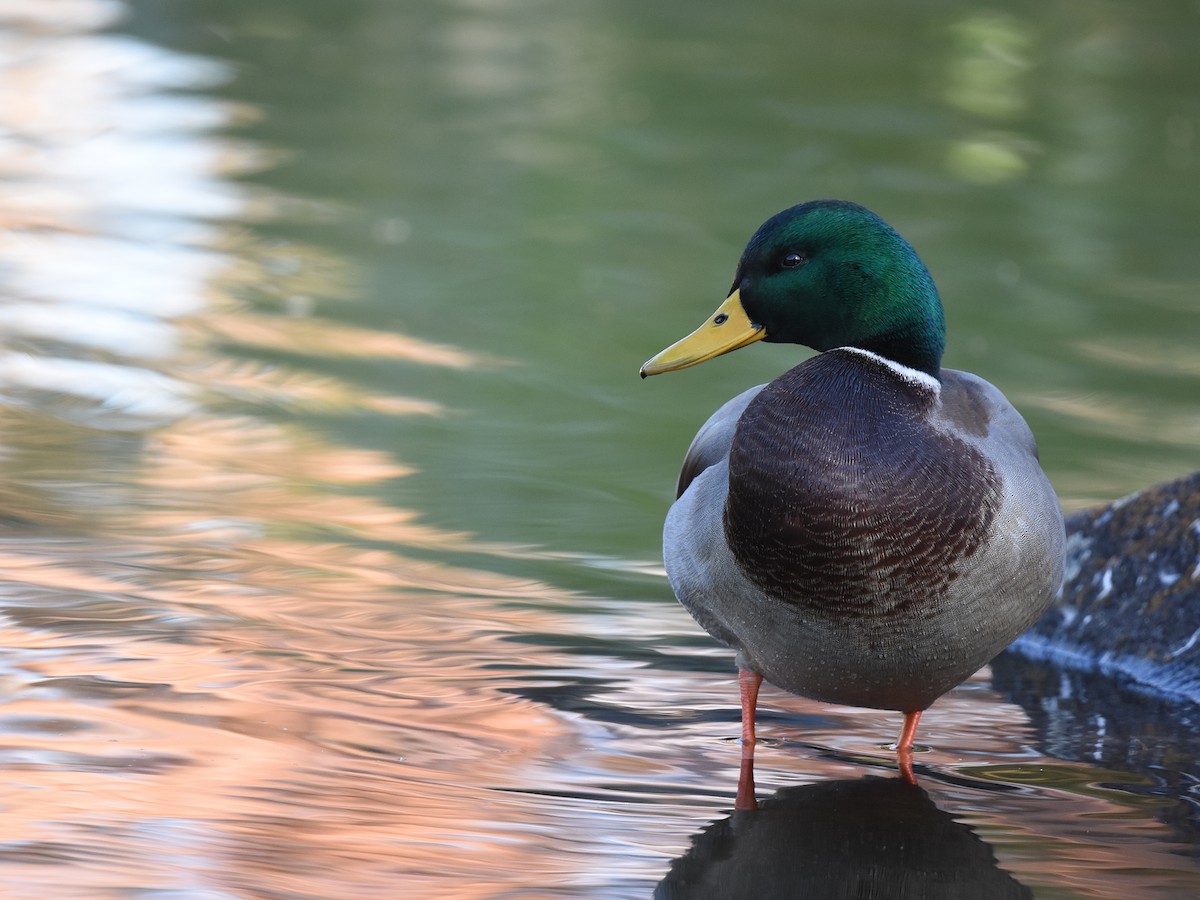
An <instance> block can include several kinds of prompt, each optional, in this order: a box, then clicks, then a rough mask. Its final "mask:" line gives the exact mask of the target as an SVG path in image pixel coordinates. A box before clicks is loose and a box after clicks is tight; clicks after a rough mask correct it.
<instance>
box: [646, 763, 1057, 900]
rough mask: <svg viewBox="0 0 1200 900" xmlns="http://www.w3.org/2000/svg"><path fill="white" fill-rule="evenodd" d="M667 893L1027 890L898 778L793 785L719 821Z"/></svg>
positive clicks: (973, 837) (665, 887) (677, 899)
mask: <svg viewBox="0 0 1200 900" xmlns="http://www.w3.org/2000/svg"><path fill="white" fill-rule="evenodd" d="M654 896H655V898H658V900H706V898H712V900H739V898H746V900H749V898H752V897H762V898H764V900H771V898H784V897H824V898H829V900H836V898H847V900H850V898H858V897H889V898H895V900H901V898H912V900H937V898H946V900H950V898H956V900H957V898H963V897H972V898H980V900H987V898H997V900H999V898H1022V897H1032V896H1033V894H1032V892H1031V891H1030V890H1029V889H1028V888H1027V887H1025V886H1024V885H1022V884H1021V883H1020V882H1019V881H1017V880H1016V879H1015V878H1014V877H1013V876H1012V875H1011V874H1010V873H1008V872H1006V871H1005V870H1004V869H1002V868H1001V867H1000V866H999V864H998V863H997V861H996V857H995V854H994V853H993V852H992V849H991V847H990V846H989V845H988V844H987V843H986V842H985V841H983V840H982V839H981V838H980V837H979V836H978V835H977V834H976V833H975V832H974V831H973V830H972V829H971V828H969V827H967V826H966V825H964V824H962V823H961V822H958V821H956V820H955V819H954V817H953V816H951V815H950V814H949V813H946V812H943V811H942V810H940V809H938V807H937V805H936V804H935V803H934V802H933V800H932V799H931V798H930V796H929V795H928V794H927V793H926V792H925V791H924V790H922V789H921V788H920V787H918V786H915V785H910V784H906V783H905V782H903V781H901V780H899V779H894V778H893V779H882V778H863V779H860V780H856V781H825V782H821V783H819V784H809V785H802V786H799V787H791V788H784V789H783V790H781V791H778V792H777V793H775V794H774V795H772V796H771V797H770V798H768V799H767V800H765V801H762V802H761V803H760V807H759V809H757V810H754V811H748V812H735V813H733V814H732V815H731V816H730V817H729V818H726V819H722V820H721V821H718V822H715V823H713V824H712V825H710V826H709V827H708V828H707V829H705V830H704V831H703V832H701V833H700V834H698V835H697V836H696V837H695V839H694V840H693V843H692V847H691V849H690V850H689V851H688V853H687V854H686V855H685V856H683V857H681V858H680V859H677V860H675V862H673V863H672V864H671V870H670V872H668V873H667V876H666V877H665V878H664V879H663V880H662V882H661V883H660V884H659V885H658V887H657V889H656V890H655V892H654Z"/></svg>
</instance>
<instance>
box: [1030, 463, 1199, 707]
mask: <svg viewBox="0 0 1200 900" xmlns="http://www.w3.org/2000/svg"><path fill="white" fill-rule="evenodd" d="M1010 652H1016V653H1019V654H1021V655H1023V656H1026V657H1030V658H1033V659H1040V660H1045V661H1047V662H1050V663H1053V664H1055V665H1058V666H1064V667H1067V668H1071V669H1077V670H1088V671H1095V672H1100V673H1102V674H1105V675H1108V676H1112V677H1115V678H1117V679H1118V680H1120V681H1121V682H1123V683H1126V684H1128V683H1131V682H1132V683H1135V684H1136V685H1138V686H1140V687H1141V688H1144V689H1146V690H1148V691H1151V692H1154V693H1157V694H1160V695H1164V696H1168V697H1174V698H1176V699H1186V700H1190V701H1193V702H1196V701H1200V472H1196V473H1193V474H1192V475H1189V476H1187V477H1185V478H1181V479H1178V480H1176V481H1171V482H1166V483H1164V484H1160V485H1156V486H1154V487H1151V488H1148V489H1146V490H1144V491H1141V492H1139V493H1136V494H1133V495H1131V496H1129V497H1126V498H1124V499H1122V500H1118V501H1116V502H1114V503H1111V504H1109V505H1108V506H1104V507H1100V508H1098V509H1094V510H1085V511H1083V512H1079V513H1076V514H1075V515H1073V516H1071V517H1070V518H1069V519H1068V520H1067V565H1066V576H1065V582H1064V584H1063V591H1062V595H1061V596H1060V597H1059V599H1058V600H1057V601H1056V602H1055V604H1054V606H1053V607H1051V608H1050V610H1049V611H1048V612H1047V613H1046V614H1045V615H1044V616H1043V617H1042V618H1041V619H1040V620H1039V621H1038V622H1037V624H1035V625H1034V627H1033V628H1031V629H1030V630H1029V631H1028V632H1027V633H1026V634H1025V635H1023V636H1022V637H1021V638H1020V639H1019V640H1018V641H1017V642H1016V644H1014V645H1013V648H1012V651H1010Z"/></svg>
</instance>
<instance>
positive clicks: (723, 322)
mask: <svg viewBox="0 0 1200 900" xmlns="http://www.w3.org/2000/svg"><path fill="white" fill-rule="evenodd" d="M766 336H767V332H766V329H764V328H763V327H762V326H761V325H755V324H754V323H753V322H751V321H750V317H749V316H747V315H746V310H745V309H744V308H743V307H742V298H741V297H740V296H739V293H738V291H734V292H733V293H732V294H730V295H729V298H728V299H727V300H726V301H725V302H724V303H722V304H721V305H720V306H719V307H718V308H717V311H716V312H715V313H713V314H712V315H711V316H709V319H708V321H707V322H705V323H704V324H703V325H701V326H700V327H699V328H697V329H696V330H695V331H693V332H692V333H691V334H689V335H688V336H687V337H685V338H684V339H683V340H681V341H676V342H675V343H674V344H672V345H671V346H670V347H668V348H667V349H666V350H664V351H663V352H662V353H660V354H658V356H655V357H654V358H653V359H650V360H647V361H646V362H645V363H644V364H643V365H642V377H643V378H645V377H646V376H648V375H659V374H661V373H663V372H674V371H675V370H676V369H686V368H687V367H688V366H694V365H698V364H699V363H702V362H704V361H705V360H709V359H712V358H713V357H714V356H720V355H721V354H722V353H728V352H729V351H731V350H737V349H738V348H739V347H745V346H746V345H747V344H753V343H754V342H755V341H761V340H762V339H763V338H765V337H766Z"/></svg>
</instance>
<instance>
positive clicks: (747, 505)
mask: <svg viewBox="0 0 1200 900" xmlns="http://www.w3.org/2000/svg"><path fill="white" fill-rule="evenodd" d="M755 341H776V342H782V343H794V344H803V345H806V346H808V347H811V348H812V349H813V350H817V351H819V352H818V353H817V355H815V356H812V357H810V358H808V359H806V360H805V361H803V362H801V363H800V364H799V365H798V366H796V367H795V368H793V369H790V370H789V371H787V372H785V373H784V374H783V375H781V376H779V377H778V378H776V379H775V380H774V381H772V382H770V383H769V384H766V385H760V386H758V387H754V388H751V389H750V390H748V391H746V392H745V393H743V394H740V395H739V396H737V397H734V398H733V399H732V400H730V401H729V402H727V403H726V404H725V405H724V406H722V407H721V408H720V409H718V410H717V411H716V413H714V414H713V416H712V417H711V418H710V419H709V420H708V421H707V422H706V423H705V424H704V426H703V427H702V428H701V429H700V431H699V432H698V433H697V434H696V437H695V439H694V440H693V441H692V444H691V447H690V448H689V449H688V451H687V455H686V457H685V458H684V461H683V467H682V470H681V472H680V475H679V482H678V488H677V499H676V500H675V502H674V504H673V505H672V506H671V509H670V512H669V513H668V515H667V520H666V528H665V531H664V541H663V543H664V558H665V562H666V568H667V574H668V577H669V579H670V583H671V587H672V589H673V590H674V592H675V595H676V596H677V597H678V598H679V601H680V602H681V603H682V604H683V605H684V606H685V607H686V608H687V609H688V611H689V612H690V613H691V614H692V616H693V617H694V618H695V619H696V621H697V622H698V623H699V624H700V625H701V626H703V627H704V628H705V630H707V631H708V633H709V634H711V635H712V636H713V637H715V638H716V639H717V640H719V641H721V642H723V643H725V644H727V645H728V646H730V647H732V648H733V649H734V650H735V651H736V654H737V655H736V660H737V665H738V668H739V683H740V687H741V701H742V741H743V744H742V746H743V753H744V754H745V753H749V754H751V755H752V753H753V744H754V716H755V709H756V704H757V695H758V690H759V686H760V685H761V683H762V681H763V679H764V678H765V679H766V680H767V681H768V682H770V683H771V684H773V685H776V686H777V687H780V688H783V689H784V690H787V691H790V692H792V693H794V694H799V695H802V696H805V697H811V698H814V699H816V700H823V701H828V702H831V703H840V704H847V705H851V706H860V707H873V708H877V709H891V710H897V711H900V712H902V713H903V714H904V725H903V728H902V731H901V734H900V738H899V740H898V741H897V743H896V751H897V754H898V756H899V761H900V767H901V770H902V771H903V772H904V773H905V775H906V777H910V778H911V775H912V763H911V759H912V756H911V754H912V748H913V740H914V737H915V734H916V729H917V723H918V721H919V719H920V716H921V713H922V711H924V710H925V709H927V708H928V707H929V706H930V705H931V704H932V703H933V702H934V701H935V700H937V699H938V697H940V696H942V694H944V693H946V692H947V691H949V690H950V689H951V688H953V687H955V686H956V685H958V684H959V683H960V682H962V681H963V680H965V679H966V678H968V677H969V676H970V675H971V674H972V673H973V672H975V671H976V670H978V669H979V668H981V667H982V666H984V665H985V664H987V663H988V662H989V661H990V660H991V659H992V658H993V657H994V656H995V655H996V654H997V653H999V652H1000V651H1001V650H1002V649H1003V648H1004V647H1006V646H1007V645H1008V644H1009V643H1010V642H1011V641H1012V640H1014V639H1015V638H1016V637H1017V636H1018V635H1019V634H1020V633H1021V632H1022V631H1024V630H1025V629H1026V628H1028V627H1029V626H1030V625H1032V624H1033V622H1034V620H1036V619H1037V618H1038V616H1040V615H1041V613H1042V612H1043V611H1044V610H1045V609H1046V607H1047V606H1048V605H1049V604H1050V602H1051V600H1052V599H1053V597H1054V595H1055V593H1056V592H1057V591H1058V589H1059V586H1060V585H1061V583H1062V575H1063V543H1064V531H1063V518H1062V511H1061V509H1060V507H1059V503H1058V499H1057V497H1056V496H1055V493H1054V490H1053V488H1052V487H1051V486H1050V483H1049V481H1048V480H1047V478H1046V476H1045V474H1044V473H1043V472H1042V469H1041V466H1040V465H1039V462H1038V455H1037V447H1036V445H1035V443H1034V439H1033V435H1032V434H1031V432H1030V430H1029V427H1028V426H1027V425H1026V424H1025V420H1024V419H1022V418H1021V415H1020V414H1019V413H1018V412H1017V411H1016V410H1015V409H1014V408H1013V406H1012V404H1010V403H1009V402H1008V400H1006V399H1005V397H1004V395H1003V394H1001V393H1000V391H999V390H997V389H996V388H995V387H993V386H992V385H991V384H989V383H988V382H986V381H984V380H983V379H982V378H980V377H978V376H976V375H972V374H969V373H967V372H957V371H954V370H951V369H943V368H942V367H941V358H942V350H943V347H944V345H945V323H944V318H943V312H942V302H941V298H940V297H939V295H938V291H937V288H936V287H935V285H934V282H933V278H932V277H931V276H930V274H929V271H928V270H927V269H926V268H925V265H924V263H922V262H921V259H920V258H919V257H918V256H917V253H916V251H915V250H914V249H913V248H912V246H911V245H910V244H909V243H908V242H907V241H906V240H905V239H904V238H902V237H901V236H900V235H899V234H898V233H897V232H896V231H895V230H894V229H893V228H892V227H891V226H889V225H888V224H887V223H886V222H884V221H883V220H882V219H881V218H880V217H879V216H877V215H875V214H874V213H873V212H871V211H870V210H867V209H865V208H863V207H862V206H859V205H857V204H855V203H850V202H846V201H841V200H821V201H813V202H809V203H802V204H800V205H799V206H794V207H792V208H791V209H787V210H784V211H783V212H781V213H779V214H778V215H776V216H774V217H772V218H770V219H768V220H767V221H766V222H765V223H764V224H763V225H762V226H761V227H760V228H759V229H758V231H757V232H756V233H755V234H754V236H753V237H752V238H751V239H750V242H749V243H748V244H747V245H746V249H745V250H744V251H743V253H742V258H741V261H740V262H739V263H738V267H737V273H736V275H735V276H734V280H733V287H732V288H731V290H730V293H729V296H728V299H726V300H725V302H724V303H723V304H721V306H720V307H719V308H718V309H717V311H716V312H715V313H714V314H713V315H712V317H711V318H709V319H708V320H707V321H706V322H705V323H704V324H703V325H701V326H700V328H698V329H697V330H696V331H695V332H693V333H692V334H690V335H689V336H687V337H685V338H684V339H683V340H681V341H679V342H678V343H676V344H673V345H672V346H670V347H668V348H667V349H666V350H664V351H662V352H661V353H659V354H658V355H657V356H655V357H654V358H652V359H651V360H649V361H648V362H647V363H646V364H645V365H644V366H642V370H641V374H642V377H643V378H645V377H646V376H648V375H656V374H659V373H661V372H669V371H673V370H675V369H683V368H686V367H688V366H694V365H696V364H698V363H701V362H704V361H706V360H709V359H712V358H713V357H715V356H719V355H721V354H723V353H728V352H729V351H731V350H736V349H738V348H740V347H745V346H747V345H748V344H751V343H754V342H755Z"/></svg>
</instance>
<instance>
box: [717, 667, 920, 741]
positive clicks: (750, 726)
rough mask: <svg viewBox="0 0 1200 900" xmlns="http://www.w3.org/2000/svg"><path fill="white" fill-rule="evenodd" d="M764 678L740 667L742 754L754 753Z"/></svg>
mask: <svg viewBox="0 0 1200 900" xmlns="http://www.w3.org/2000/svg"><path fill="white" fill-rule="evenodd" d="M762 680H763V678H762V676H761V675H759V674H758V673H757V672H751V671H750V670H749V669H742V668H739V669H738V689H739V691H740V692H741V695H742V756H753V755H754V711H755V709H756V708H757V707H758V688H759V686H760V685H761V684H762ZM917 715H920V713H917Z"/></svg>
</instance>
